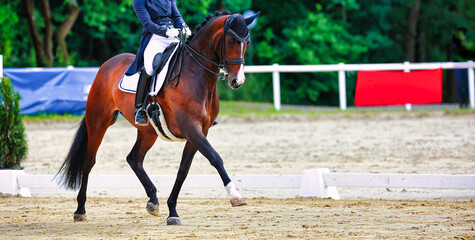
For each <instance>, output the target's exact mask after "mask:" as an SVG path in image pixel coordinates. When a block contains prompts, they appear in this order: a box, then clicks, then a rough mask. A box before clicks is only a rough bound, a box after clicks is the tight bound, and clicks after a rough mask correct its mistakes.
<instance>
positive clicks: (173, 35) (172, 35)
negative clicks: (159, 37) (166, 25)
mask: <svg viewBox="0 0 475 240" xmlns="http://www.w3.org/2000/svg"><path fill="white" fill-rule="evenodd" d="M165 34H166V35H167V37H169V38H176V37H178V35H179V34H180V30H179V29H177V28H171V29H167V32H166V33H165Z"/></svg>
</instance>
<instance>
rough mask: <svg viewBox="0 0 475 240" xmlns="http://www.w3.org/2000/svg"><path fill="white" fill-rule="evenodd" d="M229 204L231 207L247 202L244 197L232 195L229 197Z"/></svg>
mask: <svg viewBox="0 0 475 240" xmlns="http://www.w3.org/2000/svg"><path fill="white" fill-rule="evenodd" d="M231 205H232V206H233V207H239V206H244V205H247V202H246V199H244V198H240V197H233V198H231Z"/></svg>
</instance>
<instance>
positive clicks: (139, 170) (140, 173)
mask: <svg viewBox="0 0 475 240" xmlns="http://www.w3.org/2000/svg"><path fill="white" fill-rule="evenodd" d="M156 140H157V135H155V134H151V133H148V132H145V131H140V130H139V131H138V133H137V140H136V141H135V145H134V147H133V148H132V150H131V151H130V153H129V155H128V156H127V163H129V165H130V167H131V168H132V170H133V171H134V173H135V175H136V176H137V178H138V179H139V180H140V182H141V183H142V186H143V187H144V189H145V192H146V193H147V196H148V197H149V198H150V199H149V201H148V202H147V211H148V212H149V213H150V214H152V215H154V216H158V198H157V188H156V187H155V186H154V185H153V183H152V181H151V180H150V178H149V177H148V175H147V173H146V172H145V170H144V168H143V160H144V158H145V154H146V153H147V152H148V150H149V149H150V148H151V147H152V146H153V144H154V143H155V141H156Z"/></svg>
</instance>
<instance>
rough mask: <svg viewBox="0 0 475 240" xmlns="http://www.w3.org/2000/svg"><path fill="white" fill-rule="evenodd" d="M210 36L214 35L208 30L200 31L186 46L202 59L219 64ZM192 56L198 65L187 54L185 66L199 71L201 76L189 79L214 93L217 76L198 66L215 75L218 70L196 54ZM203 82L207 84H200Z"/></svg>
mask: <svg viewBox="0 0 475 240" xmlns="http://www.w3.org/2000/svg"><path fill="white" fill-rule="evenodd" d="M210 36H214V33H213V32H212V31H211V30H210V29H202V30H201V31H200V32H199V34H198V35H197V36H196V37H195V38H193V39H192V40H191V41H190V42H189V43H188V44H189V46H190V47H191V48H193V49H194V50H195V51H197V52H198V53H199V54H201V55H202V56H203V57H206V58H207V59H208V60H211V61H213V62H215V63H219V57H218V55H217V54H216V49H215V46H214V42H213V39H212V38H210ZM193 55H194V58H195V59H196V60H197V61H198V62H199V63H197V62H196V60H194V59H193V57H191V56H190V55H189V54H186V55H185V56H186V57H187V58H188V59H187V61H186V62H187V64H190V66H189V67H192V68H196V69H199V72H201V73H202V74H197V75H195V76H190V77H191V78H192V79H193V80H198V81H199V83H198V84H199V85H200V86H201V87H205V85H207V86H206V87H207V88H208V89H209V90H212V91H214V90H213V89H215V88H216V82H217V76H216V75H215V74H213V73H211V72H209V71H208V70H206V69H205V68H203V67H202V66H200V64H201V65H203V66H205V67H206V68H208V69H209V70H211V71H213V72H215V73H219V68H218V67H217V66H216V65H214V64H213V63H211V62H209V61H208V60H206V59H204V58H202V57H200V56H198V55H197V54H194V53H193ZM203 81H206V83H207V84H202V83H203Z"/></svg>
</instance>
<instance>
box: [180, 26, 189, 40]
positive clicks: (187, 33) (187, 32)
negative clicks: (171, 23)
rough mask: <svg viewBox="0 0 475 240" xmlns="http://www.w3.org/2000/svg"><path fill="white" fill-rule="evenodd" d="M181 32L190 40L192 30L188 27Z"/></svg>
mask: <svg viewBox="0 0 475 240" xmlns="http://www.w3.org/2000/svg"><path fill="white" fill-rule="evenodd" d="M181 31H182V32H183V33H184V34H185V37H186V38H188V37H189V36H191V30H190V28H189V27H188V26H186V27H184V28H182V29H181Z"/></svg>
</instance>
